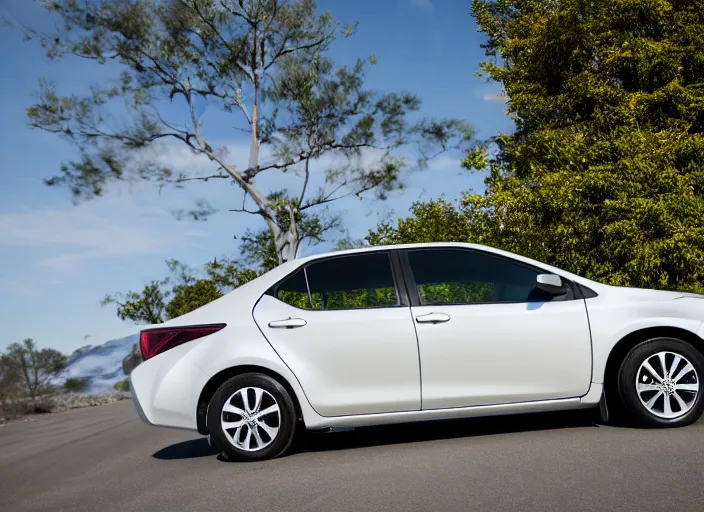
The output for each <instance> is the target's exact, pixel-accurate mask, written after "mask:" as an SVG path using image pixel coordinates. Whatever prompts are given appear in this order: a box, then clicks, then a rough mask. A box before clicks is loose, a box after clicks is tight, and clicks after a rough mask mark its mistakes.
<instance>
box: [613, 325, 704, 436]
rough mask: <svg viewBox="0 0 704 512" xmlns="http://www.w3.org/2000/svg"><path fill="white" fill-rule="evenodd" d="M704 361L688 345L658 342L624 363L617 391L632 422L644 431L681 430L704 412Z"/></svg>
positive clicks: (640, 349)
mask: <svg viewBox="0 0 704 512" xmlns="http://www.w3.org/2000/svg"><path fill="white" fill-rule="evenodd" d="M702 378H704V357H703V356H702V354H701V352H699V351H698V350H697V349H696V348H694V347H693V346H692V345H690V344H689V343H687V342H685V341H683V340H679V339H676V338H655V339H651V340H648V341H645V342H643V343H641V344H639V345H637V346H636V347H634V348H633V349H632V350H631V351H630V352H629V353H628V355H627V356H626V358H625V359H624V361H623V363H622V365H621V370H620V372H619V379H618V388H619V394H620V396H621V400H622V402H623V404H624V406H625V408H626V412H627V413H628V416H629V419H631V420H632V422H633V423H635V424H636V425H638V426H643V427H682V426H685V425H689V424H691V423H694V422H695V421H697V420H698V419H699V418H700V417H701V415H702V412H703V411H704V396H703V393H702V381H701V379H702Z"/></svg>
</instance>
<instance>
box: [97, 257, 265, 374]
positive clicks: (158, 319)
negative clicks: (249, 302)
mask: <svg viewBox="0 0 704 512" xmlns="http://www.w3.org/2000/svg"><path fill="white" fill-rule="evenodd" d="M166 265H167V267H168V269H169V275H168V276H167V277H166V278H164V279H162V280H161V281H151V282H150V283H148V284H147V285H145V287H144V288H143V289H142V291H141V292H134V291H129V292H126V293H117V294H114V295H107V296H106V297H105V298H104V299H103V301H102V305H103V306H107V305H110V304H115V305H116V306H117V315H118V316H119V317H120V318H121V319H122V320H127V319H129V320H132V321H133V322H135V323H142V324H160V323H162V322H165V321H166V320H168V319H170V318H175V317H177V316H181V315H185V314H186V313H189V312H191V311H193V310H195V309H198V308H199V307H201V306H204V305H206V304H208V303H209V302H212V301H213V300H215V299H218V298H220V297H222V296H223V295H224V294H225V293H227V292H229V291H231V290H233V289H235V288H237V287H239V286H242V285H243V284H245V283H248V282H249V281H251V280H252V279H255V278H256V277H258V276H259V275H260V273H261V271H259V270H254V269H251V268H246V267H243V266H241V265H240V264H239V263H238V262H236V261H234V260H230V259H228V258H224V259H220V260H218V259H217V258H216V259H213V261H210V262H208V263H207V264H206V265H205V266H204V267H203V268H202V269H201V270H200V271H196V270H194V269H192V268H190V267H188V266H187V265H185V264H183V263H181V262H179V261H177V260H168V261H167V262H166ZM135 366H136V365H135ZM132 367H134V366H132ZM125 373H129V372H128V371H125Z"/></svg>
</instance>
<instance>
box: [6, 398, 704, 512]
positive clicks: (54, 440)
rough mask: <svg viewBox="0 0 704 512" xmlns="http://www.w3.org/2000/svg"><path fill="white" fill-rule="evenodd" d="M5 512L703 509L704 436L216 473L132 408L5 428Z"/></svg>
mask: <svg viewBox="0 0 704 512" xmlns="http://www.w3.org/2000/svg"><path fill="white" fill-rule="evenodd" d="M0 500H1V501H0V510H2V511H3V512H15V511H46V512H61V511H66V512H81V511H86V512H108V511H119V512H125V511H140V510H144V511H150V512H160V511H164V512H179V511H184V512H199V511H205V510H212V511H233V512H249V511H252V512H262V511H267V512H269V511H286V512H291V511H325V512H333V511H334V512H343V511H363V512H371V511H377V510H379V511H403V512H410V511H439V512H444V511H455V510H457V511H463V512H467V511H477V510H487V511H492V512H496V511H502V510H506V511H512V512H518V511H541V512H544V511H553V510H554V511H560V512H576V511H581V510H585V511H586V510H589V511H598V510H604V511H607V510H608V511H614V510H626V511H641V510H642V511H646V510H647V511H649V512H658V511H661V510H662V511H669V512H675V511H677V512H685V511H690V510H691V511H697V512H701V511H702V510H704V423H702V422H699V423H697V424H695V425H693V426H691V427H687V428H682V429H676V430H631V429H622V428H613V427H603V426H599V427H597V426H594V425H593V424H591V423H590V422H589V419H588V418H586V417H585V416H584V415H583V414H572V413H567V414H565V413H560V414H547V415H535V416H512V417H503V418H499V419H492V420H484V419H483V420H476V419H475V420H462V421H451V422H443V423H432V424H424V425H413V426H403V427H383V428H373V429H366V430H358V431H355V432H346V433H337V434H326V435H322V434H316V435H310V434H309V435H307V436H305V437H304V438H303V440H302V442H301V443H300V444H299V446H298V449H297V451H296V452H295V453H293V454H292V455H289V456H287V457H284V458H281V459H277V460H274V461H268V462H258V463H249V464H238V463H231V462H227V461H223V460H220V459H219V458H218V457H217V455H216V454H214V453H213V451H212V450H211V449H210V448H209V447H208V445H207V443H206V441H205V439H204V438H202V437H200V436H199V435H198V434H195V433H192V432H186V431H179V430H170V429H160V428H154V427H148V426H147V425H144V424H142V423H141V422H140V421H139V420H138V419H137V416H136V413H135V412H134V410H133V405H132V403H131V401H124V402H118V403H114V404H108V405H104V406H101V407H96V408H91V409H80V410H74V411H68V412H65V413H58V414H51V415H46V416H39V417H35V418H32V419H31V420H30V421H22V422H17V423H11V424H9V425H5V426H2V427H0Z"/></svg>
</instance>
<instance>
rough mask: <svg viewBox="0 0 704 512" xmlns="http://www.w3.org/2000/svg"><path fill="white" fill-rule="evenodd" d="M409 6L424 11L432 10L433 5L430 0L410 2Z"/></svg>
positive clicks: (412, 0) (413, 0)
mask: <svg viewBox="0 0 704 512" xmlns="http://www.w3.org/2000/svg"><path fill="white" fill-rule="evenodd" d="M411 5H413V7H417V8H418V9H423V10H426V11H432V10H433V4H432V2H431V1H430V0H411Z"/></svg>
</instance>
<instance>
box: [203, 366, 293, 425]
mask: <svg viewBox="0 0 704 512" xmlns="http://www.w3.org/2000/svg"><path fill="white" fill-rule="evenodd" d="M244 373H261V374H263V375H268V376H269V377H271V378H272V379H274V380H275V381H277V382H278V383H279V384H281V385H282V386H283V387H284V389H285V390H286V391H287V392H288V394H289V395H290V396H291V400H293V404H294V406H295V408H296V421H300V422H302V421H303V413H302V411H301V404H300V403H299V401H298V395H296V392H295V391H294V389H293V387H292V386H291V384H290V383H289V382H288V380H286V378H284V377H283V376H282V375H281V374H279V373H278V372H275V371H274V370H272V369H270V368H266V367H264V366H258V365H253V364H246V365H238V366H232V367H229V368H225V369H224V370H221V371H219V372H218V373H216V374H215V375H213V376H212V377H211V378H210V380H208V382H207V383H206V384H205V386H204V387H203V389H202V391H201V392H200V396H199V397H198V404H197V406H196V424H197V427H198V433H200V434H202V435H207V434H208V433H209V431H208V425H207V412H208V404H209V403H210V400H211V398H212V397H213V395H214V394H215V392H216V391H217V390H218V388H219V387H220V386H222V385H223V383H225V382H226V381H227V380H229V379H231V378H232V377H236V376H237V375H242V374H244Z"/></svg>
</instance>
